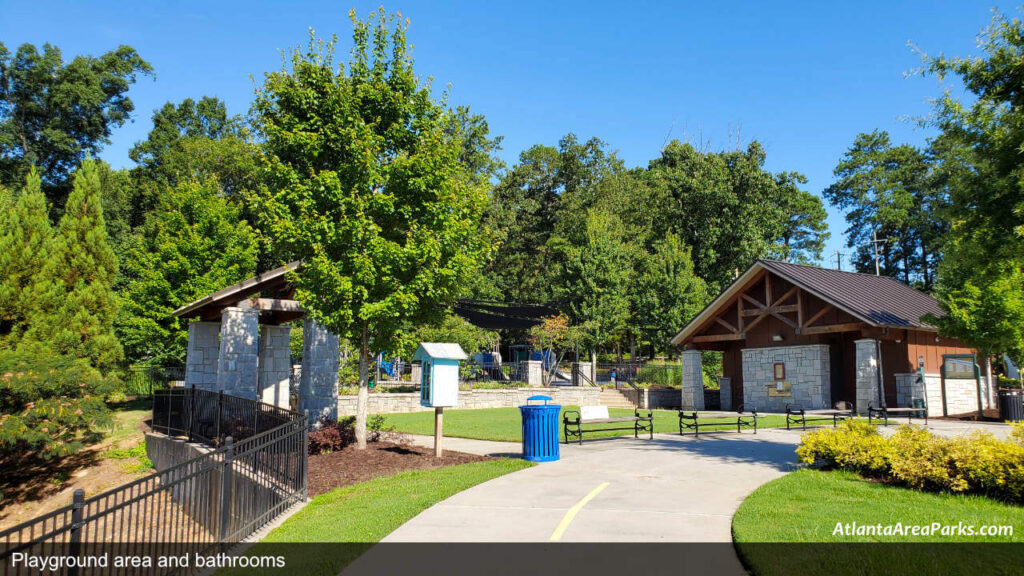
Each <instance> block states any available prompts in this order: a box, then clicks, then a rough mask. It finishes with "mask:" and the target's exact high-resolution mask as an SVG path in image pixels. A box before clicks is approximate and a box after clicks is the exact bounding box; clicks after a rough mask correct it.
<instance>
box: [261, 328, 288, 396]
mask: <svg viewBox="0 0 1024 576" xmlns="http://www.w3.org/2000/svg"><path fill="white" fill-rule="evenodd" d="M290 335H291V327H290V326H270V325H264V326H262V327H261V328H260V364H259V370H260V400H262V401H263V402H265V403H267V404H273V405H275V406H279V407H281V408H288V407H289V404H290V401H289V400H290V392H291V390H290V384H291V372H292V362H291V349H290V343H291V342H290Z"/></svg>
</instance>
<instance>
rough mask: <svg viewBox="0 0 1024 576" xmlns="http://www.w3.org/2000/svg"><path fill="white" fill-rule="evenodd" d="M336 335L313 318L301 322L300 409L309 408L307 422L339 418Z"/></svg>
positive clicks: (314, 422)
mask: <svg viewBox="0 0 1024 576" xmlns="http://www.w3.org/2000/svg"><path fill="white" fill-rule="evenodd" d="M338 364H339V358H338V337H337V336H336V335H334V334H331V333H330V332H329V331H328V330H327V329H326V328H324V327H323V326H322V325H320V324H319V323H318V322H317V321H315V320H313V319H312V318H308V317H307V318H306V319H305V320H304V321H303V323H302V376H300V378H299V411H306V410H308V411H309V423H310V424H311V425H315V424H316V423H317V422H319V421H320V420H321V419H323V418H326V419H328V420H336V419H337V418H338Z"/></svg>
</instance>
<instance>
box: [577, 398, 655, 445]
mask: <svg viewBox="0 0 1024 576" xmlns="http://www.w3.org/2000/svg"><path fill="white" fill-rule="evenodd" d="M570 414H575V415H576V416H575V418H571V417H570V416H569V415H570ZM626 422H632V424H633V425H632V426H630V427H622V426H619V427H614V426H613V427H609V426H600V427H598V428H589V429H585V428H584V426H588V425H595V424H623V423H626ZM562 429H563V431H564V434H565V443H566V444H568V443H569V438H575V439H577V440H578V443H579V444H583V434H584V433H585V432H606V431H609V430H632V431H633V437H634V438H639V437H640V433H641V432H647V433H649V434H650V438H651V439H654V412H651V411H648V412H647V416H641V415H640V409H639V408H637V409H636V410H634V411H633V416H620V417H618V418H612V417H611V416H609V414H608V407H607V406H580V409H579V410H566V411H565V413H564V414H563V415H562Z"/></svg>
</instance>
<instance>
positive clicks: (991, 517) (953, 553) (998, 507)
mask: <svg viewBox="0 0 1024 576" xmlns="http://www.w3.org/2000/svg"><path fill="white" fill-rule="evenodd" d="M853 522H856V523H857V524H858V525H861V526H867V525H878V524H881V525H883V526H884V525H895V524H897V523H900V524H903V525H921V526H925V525H929V526H930V525H932V524H933V523H939V524H942V525H950V526H958V525H959V524H960V523H963V525H964V526H989V525H1009V526H1012V527H1013V535H1012V536H982V537H968V536H957V535H942V534H935V535H927V536H926V535H917V536H914V535H906V536H898V535H889V536H886V535H881V536H870V535H860V536H841V535H839V534H835V535H834V534H833V532H834V531H835V528H836V524H837V523H843V524H846V523H853ZM732 529H733V538H734V539H735V541H736V545H737V549H738V550H739V552H740V555H741V557H743V558H744V561H745V563H746V564H747V566H748V568H750V569H751V572H752V573H753V574H755V575H760V576H767V575H775V574H789V575H792V574H870V573H876V574H882V573H891V572H890V570H891V568H892V567H893V566H897V567H900V566H902V567H903V570H902V571H901V573H921V574H976V575H980V574H1016V573H1019V568H1020V553H1021V552H1022V549H1021V547H1020V546H1019V544H1016V545H1005V546H997V545H991V544H989V545H985V546H984V547H983V548H981V549H976V548H977V544H978V543H988V542H1016V543H1021V542H1024V508H1022V507H1020V506H1014V505H1011V504H1004V503H1002V502H997V501H995V500H991V499H988V498H984V497H980V496H964V495H955V494H936V493H928V492H921V491H917V490H912V489H909V488H902V487H898V486H891V485H886V484H881V483H877V482H870V481H867V480H864V479H861V478H860V477H859V476H857V475H856V474H854V473H850V472H823V471H819V470H811V469H804V470H799V471H796V472H793V473H791V474H788V475H786V476H784V477H782V478H779V479H777V480H774V481H772V482H769V483H767V484H765V485H764V486H761V487H760V488H758V489H757V490H756V491H754V493H753V494H751V495H750V496H749V497H748V498H747V499H746V500H745V501H744V502H743V504H742V505H741V506H740V508H739V510H738V511H737V512H736V515H735V516H734V517H733V525H732ZM765 542H772V543H780V542H781V543H790V545H778V544H763V543H765ZM836 542H844V543H875V545H868V544H850V545H846V546H838V545H835V544H828V545H826V544H813V545H812V544H797V543H836ZM882 542H886V543H899V544H883V545H879V544H878V543H882ZM928 542H932V543H934V542H942V543H944V544H943V545H941V546H935V545H931V546H929V545H927V544H921V543H928ZM956 542H960V543H968V542H969V543H971V544H954V543H956ZM972 545H973V546H974V547H975V548H972ZM975 549H976V550H975ZM972 550H975V553H972Z"/></svg>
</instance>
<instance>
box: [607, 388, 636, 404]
mask: <svg viewBox="0 0 1024 576" xmlns="http://www.w3.org/2000/svg"><path fill="white" fill-rule="evenodd" d="M601 405H602V406H608V407H609V408H633V402H632V401H631V400H630V399H629V397H628V396H626V395H625V394H623V393H622V392H621V391H619V390H617V389H615V388H605V389H603V390H601Z"/></svg>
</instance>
